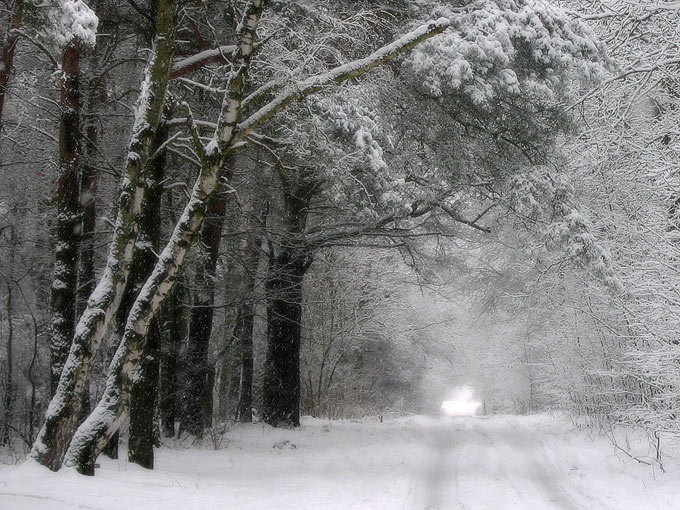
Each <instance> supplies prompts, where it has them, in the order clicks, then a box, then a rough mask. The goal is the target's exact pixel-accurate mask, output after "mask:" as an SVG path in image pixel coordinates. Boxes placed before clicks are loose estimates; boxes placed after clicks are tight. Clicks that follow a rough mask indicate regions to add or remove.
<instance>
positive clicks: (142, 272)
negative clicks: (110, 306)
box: [125, 125, 168, 469]
mask: <svg viewBox="0 0 680 510" xmlns="http://www.w3.org/2000/svg"><path fill="white" fill-rule="evenodd" d="M167 137H168V128H167V126H164V125H161V127H160V128H159V130H158V134H157V139H156V147H158V148H160V147H161V146H162V144H163V143H164V142H165V140H166V139H167ZM164 175H165V153H163V154H161V155H159V156H157V157H156V159H155V160H154V161H152V162H151V163H150V164H149V170H148V178H147V179H148V182H149V191H148V193H147V195H146V198H145V203H144V205H143V207H142V215H141V218H140V222H139V237H138V239H139V241H140V242H139V243H138V244H137V254H136V255H135V261H134V262H133V264H134V265H133V268H132V274H131V281H133V282H134V286H135V289H134V290H135V292H134V298H133V299H132V300H131V301H130V303H129V306H130V307H131V306H132V303H133V302H134V299H136V297H137V294H139V290H140V289H141V288H142V285H144V282H146V280H147V278H149V276H150V275H151V272H152V271H153V268H154V266H155V265H156V260H157V257H156V253H157V252H158V251H159V246H160V242H161V236H160V234H161V231H160V226H161V197H162V194H163V187H162V184H161V182H162V181H163V178H164ZM125 321H127V313H126V314H125ZM151 321H152V322H151V326H150V327H149V333H148V335H147V340H146V344H145V347H144V351H143V353H142V355H141V360H140V363H139V365H138V366H137V368H136V377H137V381H136V382H135V384H134V386H133V387H132V390H131V392H130V438H129V441H128V460H129V461H130V462H134V463H135V464H139V465H140V466H142V467H145V468H148V469H153V447H154V445H155V444H156V442H157V441H156V436H155V427H154V417H155V414H156V412H155V411H156V401H157V395H158V371H159V368H160V347H161V339H160V324H159V318H158V316H156V317H154V318H153V319H152V320H151Z"/></svg>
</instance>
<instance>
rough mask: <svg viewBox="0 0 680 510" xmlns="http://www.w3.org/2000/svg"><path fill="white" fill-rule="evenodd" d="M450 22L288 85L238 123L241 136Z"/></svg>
mask: <svg viewBox="0 0 680 510" xmlns="http://www.w3.org/2000/svg"><path fill="white" fill-rule="evenodd" d="M450 24H451V22H450V21H449V20H448V19H446V18H439V19H438V20H435V21H431V22H429V23H426V24H424V25H421V26H420V27H418V28H416V29H415V30H413V31H412V32H410V33H408V34H406V35H404V36H402V37H400V38H399V39H397V40H396V41H394V42H393V43H392V44H389V45H387V46H384V47H382V48H380V49H379V50H377V51H375V52H374V53H372V54H371V55H369V56H368V57H365V58H362V59H359V60H355V61H353V62H349V63H347V64H344V65H341V66H338V67H336V68H335V69H332V70H330V71H328V72H326V73H323V74H320V75H316V76H311V77H309V78H307V79H306V80H304V81H302V82H301V83H299V84H296V85H292V86H290V87H287V88H286V89H285V90H284V91H283V92H282V93H281V94H279V95H278V96H277V97H276V98H275V99H273V100H272V101H270V102H269V103H267V104H266V105H264V106H263V107H261V108H260V109H259V110H257V111H256V112H255V113H254V114H252V115H251V116H250V117H249V118H247V119H246V120H244V121H243V122H241V123H240V124H239V125H238V135H237V139H238V140H241V139H244V138H245V137H247V136H248V135H249V134H250V133H252V132H253V131H255V130H256V129H258V128H259V127H260V126H262V125H263V124H265V123H266V122H268V121H269V120H270V119H271V118H272V117H274V116H275V115H276V114H277V113H279V112H281V111H282V110H284V109H285V108H287V107H288V106H289V105H290V104H292V103H294V102H296V101H300V100H302V99H304V98H305V97H307V96H310V95H311V94H314V93H315V92H319V91H320V90H323V89H324V88H326V87H328V86H330V85H332V84H335V83H341V82H343V81H346V80H349V79H351V78H357V77H359V76H361V75H363V74H366V73H367V72H369V71H370V70H372V69H375V68H376V67H378V66H380V65H383V64H386V63H387V62H389V61H391V60H394V59H395V58H397V57H398V56H400V55H404V54H405V53H407V52H408V51H410V50H411V49H413V48H415V47H416V46H417V45H418V44H420V43H421V42H423V41H425V40H426V39H429V38H431V37H433V36H435V35H437V34H440V33H441V32H443V31H444V30H446V29H447V28H448V27H449V25H450Z"/></svg>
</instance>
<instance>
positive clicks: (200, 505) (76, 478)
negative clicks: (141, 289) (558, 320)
mask: <svg viewBox="0 0 680 510" xmlns="http://www.w3.org/2000/svg"><path fill="white" fill-rule="evenodd" d="M617 440H618V441H620V442H621V443H620V444H621V445H622V446H623V447H624V448H629V449H630V452H631V453H632V454H633V455H635V456H637V457H638V458H639V460H640V461H642V462H638V461H636V460H635V459H633V458H631V457H630V456H628V454H626V453H624V452H623V451H622V450H620V449H617V448H615V447H614V446H613V445H612V442H611V441H610V440H608V439H607V438H606V437H604V436H601V435H598V434H594V433H592V432H590V431H589V430H588V429H577V428H575V427H574V426H573V425H572V424H570V423H569V422H568V421H567V420H565V419H563V418H559V417H558V418H555V417H549V416H547V415H538V416H529V417H518V416H512V417H511V416H499V417H490V418H486V417H484V418H475V417H456V418H429V417H422V416H412V417H406V418H399V419H392V420H385V421H384V422H382V423H381V422H379V421H378V420H377V419H365V420H358V421H351V420H348V421H324V420H316V419H311V418H308V419H305V420H304V423H303V426H302V427H301V428H300V429H299V430H285V429H271V428H269V427H266V426H263V425H249V426H244V427H236V428H234V429H232V430H230V431H228V432H227V433H226V434H225V435H224V437H223V438H222V439H221V440H220V439H219V438H215V441H211V440H208V441H204V443H203V446H201V447H198V446H192V445H190V444H187V443H186V442H175V443H172V444H167V445H166V446H164V447H163V448H160V449H159V450H157V452H156V469H155V470H153V471H148V470H145V469H142V468H139V467H137V466H135V465H132V464H128V463H127V462H126V461H125V460H123V459H121V460H117V461H113V460H110V459H103V458H102V459H100V462H101V467H100V468H99V469H97V473H96V476H95V477H83V476H80V475H77V474H76V473H74V472H69V471H64V470H62V471H60V472H58V473H52V472H50V471H48V470H46V469H45V468H42V467H41V466H38V465H36V464H34V463H32V462H28V463H23V464H20V465H17V466H14V465H0V509H3V510H23V509H31V510H47V509H49V510H62V509H69V510H71V509H105V510H109V509H116V510H122V509H125V510H129V509H130V510H131V509H143V510H161V509H162V510H173V509H182V510H190V509H195V510H203V509H205V510H215V509H230V510H232V509H233V510H286V509H296V510H331V509H342V510H348V509H366V510H369V509H370V510H383V509H384V510H388V509H389V510H397V509H404V510H448V509H457V510H504V509H522V510H528V509H531V510H542V509H559V510H573V509H579V510H591V509H592V510H638V509H640V508H649V509H654V510H670V509H675V510H677V509H678V508H680V483H679V482H680V480H679V477H680V462H678V461H677V460H676V459H674V458H673V457H672V456H671V453H672V451H673V450H674V451H676V452H678V451H680V449H678V448H677V445H676V446H673V445H668V446H666V447H665V448H664V450H663V451H662V453H663V455H664V458H663V459H662V462H663V464H664V466H663V467H664V469H665V473H662V472H661V470H660V466H659V464H658V462H656V461H653V460H652V458H653V457H654V454H652V452H650V451H649V448H648V446H647V441H645V440H643V438H642V437H641V436H640V435H636V434H634V433H633V432H631V431H627V432H626V431H623V432H622V431H619V433H618V434H617ZM122 457H123V458H124V454H123V455H122ZM644 462H649V463H650V464H651V465H647V464H645V463H644Z"/></svg>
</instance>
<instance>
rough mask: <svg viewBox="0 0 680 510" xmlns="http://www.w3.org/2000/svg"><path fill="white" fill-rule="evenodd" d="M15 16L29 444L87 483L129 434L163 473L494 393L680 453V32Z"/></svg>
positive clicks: (478, 14) (483, 8) (23, 402)
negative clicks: (469, 393)
mask: <svg viewBox="0 0 680 510" xmlns="http://www.w3.org/2000/svg"><path fill="white" fill-rule="evenodd" d="M2 9H3V10H2V24H1V25H0V29H1V30H2V38H3V39H2V63H1V64H0V129H1V132H0V146H1V148H0V165H1V168H2V176H3V180H2V184H1V185H0V190H1V195H0V285H1V286H2V293H1V294H0V295H1V296H2V300H1V301H2V306H1V311H0V335H1V338H2V345H3V348H4V352H3V355H2V357H1V358H0V363H1V365H0V369H1V376H2V386H1V391H0V396H1V397H2V414H1V415H0V416H1V419H2V422H1V423H0V425H1V427H0V441H1V442H2V443H3V444H4V445H6V446H7V447H11V448H15V449H16V448H20V447H21V446H20V445H23V447H24V448H25V449H26V450H28V449H29V448H30V455H31V457H32V458H33V459H35V460H37V461H38V462H40V463H42V464H44V465H46V466H48V467H50V468H51V469H53V470H57V469H60V468H61V467H62V465H65V466H71V467H75V468H77V469H78V470H79V471H80V472H82V473H87V474H93V472H94V463H95V460H96V458H97V456H98V455H99V454H100V453H101V452H106V453H107V454H109V455H117V442H118V432H119V429H120V427H121V425H123V424H126V428H127V429H128V433H127V435H128V436H129V437H128V456H129V459H130V460H131V461H133V462H136V463H138V464H140V465H142V466H145V467H149V468H151V467H153V446H154V445H156V444H157V443H158V441H159V439H160V437H161V436H166V437H171V436H174V435H176V434H182V433H188V434H192V435H194V436H196V437H197V438H201V437H202V436H203V435H204V434H205V431H206V430H207V429H210V428H212V429H213V430H220V429H221V428H222V427H223V426H224V424H225V423H228V422H231V421H239V422H249V421H251V420H253V419H254V418H255V419H261V420H263V421H264V422H266V423H268V424H270V425H273V426H297V425H299V423H300V421H299V420H300V415H301V414H312V415H315V416H328V417H347V416H358V415H362V414H366V413H384V412H388V411H418V412H427V411H432V410H435V409H436V408H437V405H438V403H439V402H438V400H439V399H440V398H441V397H442V396H443V395H444V394H445V392H446V390H447V388H448V385H449V384H452V383H455V382H470V380H471V379H474V381H475V382H476V383H477V385H478V387H479V388H481V390H482V393H483V394H484V398H485V401H486V403H487V409H488V410H490V411H491V410H493V409H500V408H503V407H504V406H505V408H507V406H508V402H511V404H510V405H511V406H513V408H514V410H520V411H528V410H534V409H538V408H541V407H545V406H555V405H557V406H561V407H566V408H569V409H571V410H574V411H576V412H579V413H587V414H588V415H592V416H597V417H599V418H603V419H607V420H624V421H626V422H629V423H631V422H632V423H641V424H644V425H645V426H646V427H649V429H650V430H654V431H657V430H672V429H673V427H674V421H675V419H674V409H675V407H674V405H675V402H676V401H677V398H676V392H675V387H676V382H675V377H676V376H675V374H676V373H677V370H676V369H675V368H674V365H675V356H676V354H675V353H674V349H675V346H676V344H677V342H676V341H675V340H674V334H675V330H676V325H677V321H676V320H675V317H676V310H675V304H674V303H676V301H677V295H676V294H677V292H676V285H675V281H676V279H675V278H674V276H673V275H674V274H675V271H674V267H675V265H676V264H675V261H676V259H675V257H676V256H675V249H676V245H677V231H678V225H677V221H678V218H677V216H678V207H677V204H678V200H680V198H678V197H677V196H676V195H677V189H676V182H675V180H676V178H675V171H674V170H675V165H676V163H675V160H674V155H675V152H674V151H675V147H676V145H677V144H676V140H675V134H676V131H677V118H676V117H677V115H676V113H675V112H676V108H677V97H678V96H677V91H678V87H677V81H676V78H675V76H676V74H677V72H676V71H677V65H678V60H677V57H675V56H674V52H675V50H676V42H675V41H676V40H678V39H677V37H676V36H677V33H676V31H677V29H676V28H675V24H674V23H673V19H674V16H676V11H675V10H673V9H672V6H671V5H670V4H669V6H668V8H665V6H664V5H663V4H658V3H655V4H651V3H650V4H649V5H638V4H637V3H636V4H635V5H631V4H629V3H627V2H625V1H617V0H612V2H611V3H610V4H605V3H602V2H597V3H596V2H580V3H579V2H576V1H574V2H566V3H563V5H561V6H557V5H548V4H546V3H543V2H534V1H532V0H480V1H475V2H457V1H449V2H446V1H435V0H432V1H430V0H423V1H417V2H416V1H408V0H403V1H398V2H380V1H371V2H364V3H362V5H361V6H360V7H358V6H357V5H356V3H354V2H349V1H344V0H304V1H302V0H301V1H295V2H279V1H273V0H270V1H264V0H250V1H238V0H233V1H232V0H220V1H213V0H199V1H197V2H178V1H177V0H149V1H148V2H112V1H110V0H90V1H89V2H87V4H86V3H85V2H83V1H80V0H79V1H72V0H55V1H50V2H43V3H40V4H35V3H33V2H26V1H22V0H7V1H4V2H3V3H2ZM652 48H653V49H654V51H651V49H652ZM480 310H482V312H481V315H480ZM480 317H482V318H480ZM484 317H485V318H486V322H488V323H494V324H493V327H488V328H486V329H485V333H484V334H481V333H480V325H481V324H484V322H485V320H484V319H483V318H484ZM505 359H507V360H508V363H502V361H503V360H505ZM501 365H503V366H501ZM473 366H474V367H476V368H477V369H478V370H477V372H478V375H476V376H473V375H472V374H470V373H466V371H465V368H467V369H469V368H470V367H473ZM509 367H510V368H509ZM504 370H506V371H507V370H510V371H511V372H512V373H513V374H514V375H513V377H514V379H513V380H515V381H516V384H513V385H512V386H513V391H514V393H513V394H512V396H511V397H510V398H509V400H508V399H507V398H506V399H504V400H503V401H501V400H502V399H499V398H496V399H495V400H494V394H495V396H496V397H498V395H500V394H503V393H502V392H498V391H496V390H497V389H498V385H497V384H496V382H495V381H496V380H497V379H498V377H499V374H501V373H503V371H504ZM464 378H465V380H463V379H464ZM505 380H506V381H507V380H509V379H507V378H506V379H505Z"/></svg>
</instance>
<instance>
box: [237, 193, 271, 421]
mask: <svg viewBox="0 0 680 510" xmlns="http://www.w3.org/2000/svg"><path fill="white" fill-rule="evenodd" d="M258 198H259V197H257V196H255V200H254V201H253V204H252V207H251V211H250V214H249V217H248V222H247V229H246V232H247V233H246V239H245V241H244V248H243V259H244V264H245V267H244V272H243V296H244V298H245V301H244V302H243V304H242V305H241V310H240V311H239V315H238V316H239V324H238V325H237V327H236V330H237V332H238V338H237V341H238V342H239V344H240V357H241V360H240V361H241V370H240V378H239V395H238V404H237V407H236V416H235V418H236V420H237V421H239V422H241V423H250V422H251V421H252V419H253V413H252V408H253V362H254V359H253V326H254V322H255V320H254V319H255V304H254V302H253V301H254V298H255V285H256V283H257V268H258V265H259V262H260V245H261V244H262V238H263V235H262V228H263V227H264V223H265V221H266V216H267V206H266V202H265V201H262V200H257V199H258Z"/></svg>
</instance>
